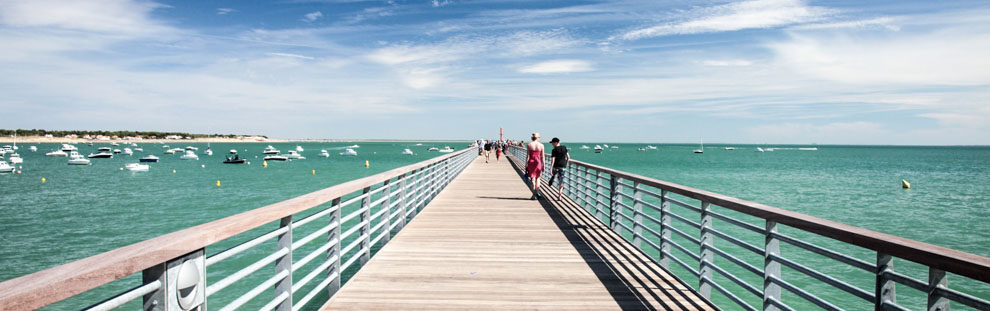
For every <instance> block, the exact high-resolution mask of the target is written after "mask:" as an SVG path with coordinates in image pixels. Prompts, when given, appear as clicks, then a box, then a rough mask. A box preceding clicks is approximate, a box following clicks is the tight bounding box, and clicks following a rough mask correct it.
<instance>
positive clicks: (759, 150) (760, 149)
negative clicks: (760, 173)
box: [754, 147, 765, 152]
mask: <svg viewBox="0 0 990 311" xmlns="http://www.w3.org/2000/svg"><path fill="white" fill-rule="evenodd" d="M754 151H756V152H764V151H765V150H763V148H760V147H756V150H754Z"/></svg>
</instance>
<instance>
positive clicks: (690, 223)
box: [666, 212, 701, 230]
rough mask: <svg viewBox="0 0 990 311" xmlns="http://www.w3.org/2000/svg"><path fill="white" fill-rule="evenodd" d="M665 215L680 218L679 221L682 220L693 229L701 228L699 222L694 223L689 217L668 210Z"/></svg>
mask: <svg viewBox="0 0 990 311" xmlns="http://www.w3.org/2000/svg"><path fill="white" fill-rule="evenodd" d="M666 215H670V217H673V218H674V219H677V220H680V221H681V222H683V223H685V224H688V225H690V226H692V227H694V228H695V229H699V230H701V224H699V223H696V222H694V221H691V220H690V219H687V218H684V216H681V215H677V214H674V213H672V212H668V213H666Z"/></svg>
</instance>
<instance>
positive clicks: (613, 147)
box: [609, 146, 619, 149]
mask: <svg viewBox="0 0 990 311" xmlns="http://www.w3.org/2000/svg"><path fill="white" fill-rule="evenodd" d="M609 148H612V149H619V146H612V147H609Z"/></svg>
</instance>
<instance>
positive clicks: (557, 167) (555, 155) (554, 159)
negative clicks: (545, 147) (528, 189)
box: [547, 137, 571, 201]
mask: <svg viewBox="0 0 990 311" xmlns="http://www.w3.org/2000/svg"><path fill="white" fill-rule="evenodd" d="M550 144H551V145H553V150H551V151H550V157H551V158H550V167H551V169H550V174H551V175H550V182H549V183H547V185H548V186H550V187H553V180H554V179H557V201H560V196H561V193H562V192H561V187H563V185H564V171H565V169H566V168H567V162H569V161H570V160H571V155H570V154H569V153H567V146H564V145H561V144H560V139H559V138H557V137H554V138H553V139H551V140H550Z"/></svg>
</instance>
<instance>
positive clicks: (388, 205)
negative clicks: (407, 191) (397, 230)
mask: <svg viewBox="0 0 990 311" xmlns="http://www.w3.org/2000/svg"><path fill="white" fill-rule="evenodd" d="M391 181H392V179H391V178H389V179H386V180H385V184H384V185H382V187H385V202H384V203H382V204H384V206H382V208H384V209H385V220H383V221H384V222H385V225H383V226H382V228H383V229H382V230H385V236H384V237H382V244H384V243H388V241H389V240H391V239H392V185H391Z"/></svg>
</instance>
